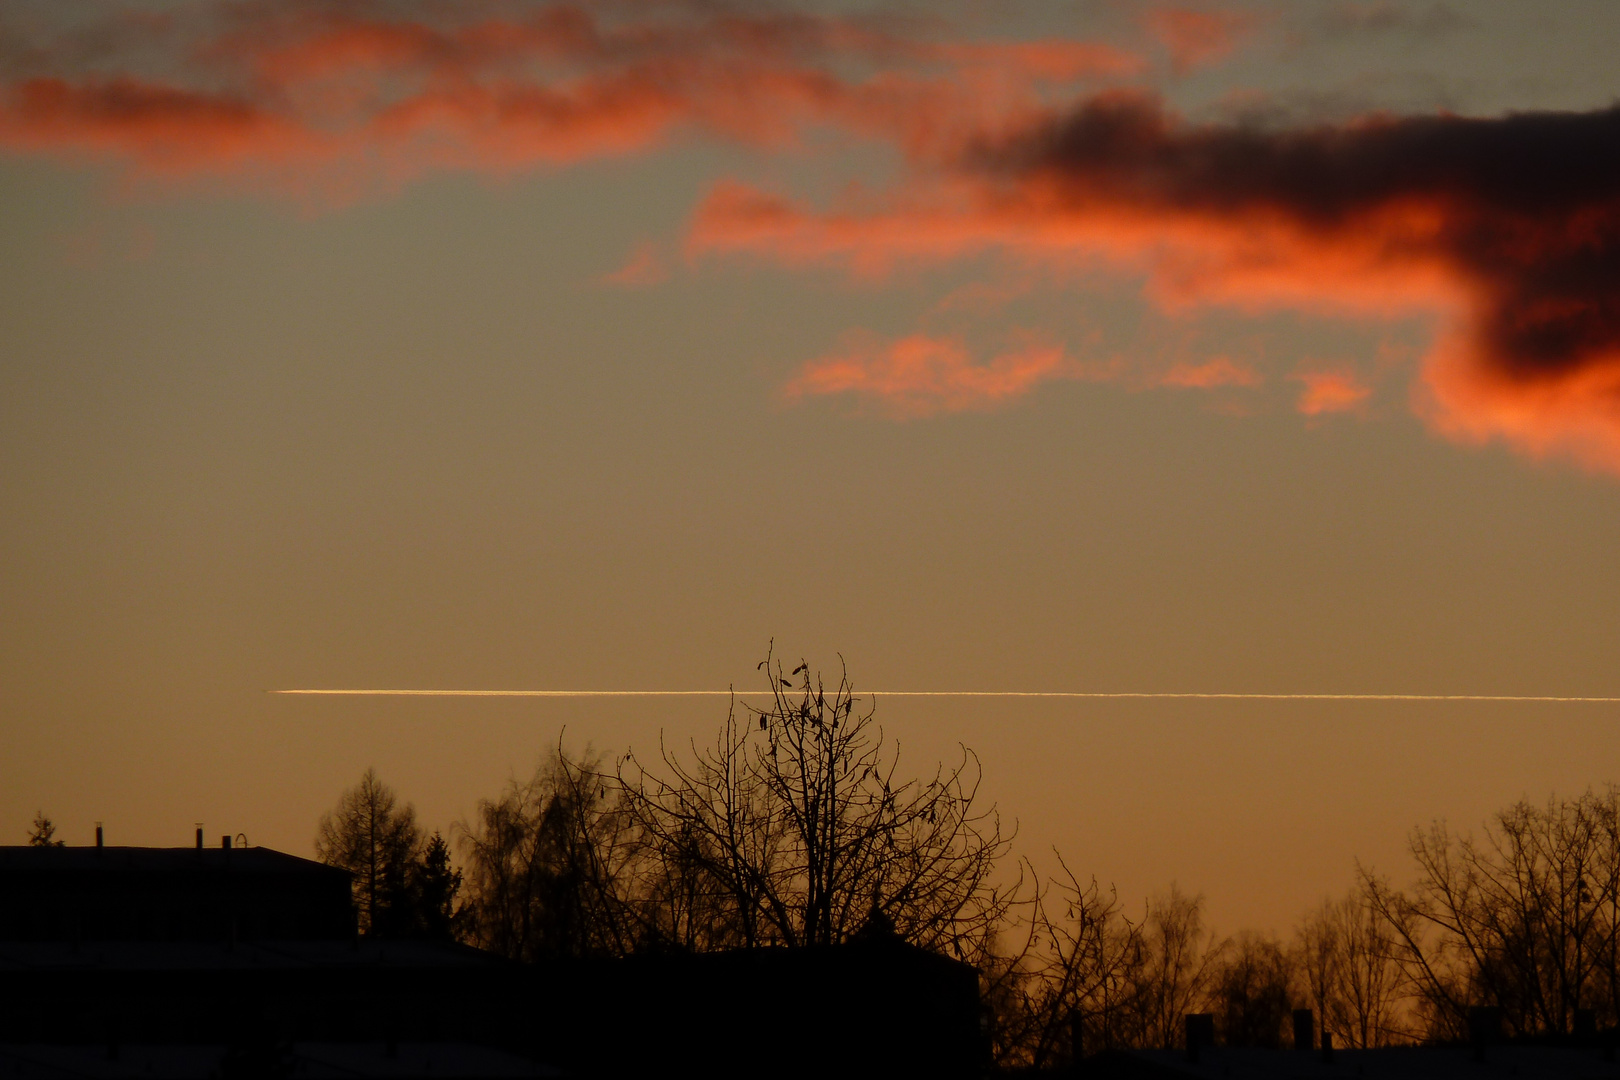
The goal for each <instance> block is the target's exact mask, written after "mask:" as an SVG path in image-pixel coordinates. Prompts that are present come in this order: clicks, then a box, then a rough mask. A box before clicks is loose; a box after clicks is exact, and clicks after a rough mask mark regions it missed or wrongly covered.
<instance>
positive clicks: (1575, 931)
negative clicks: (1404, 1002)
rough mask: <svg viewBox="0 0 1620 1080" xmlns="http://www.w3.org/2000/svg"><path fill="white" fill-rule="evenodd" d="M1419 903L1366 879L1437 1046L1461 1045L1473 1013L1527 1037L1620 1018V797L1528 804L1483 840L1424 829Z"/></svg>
mask: <svg viewBox="0 0 1620 1080" xmlns="http://www.w3.org/2000/svg"><path fill="white" fill-rule="evenodd" d="M1410 850H1411V852H1412V857H1413V859H1414V861H1415V862H1416V863H1417V866H1418V872H1419V875H1418V880H1417V882H1416V884H1415V885H1414V886H1413V889H1412V891H1411V892H1410V893H1403V892H1400V891H1398V890H1396V889H1394V888H1392V887H1391V886H1390V885H1389V884H1388V882H1387V881H1384V880H1383V879H1380V878H1376V877H1374V876H1373V875H1371V874H1370V873H1366V872H1363V874H1362V879H1363V888H1364V890H1365V892H1366V895H1367V897H1368V900H1369V903H1371V904H1372V905H1373V906H1374V908H1375V910H1376V911H1377V912H1378V913H1379V915H1380V916H1381V917H1382V918H1383V919H1384V920H1385V923H1386V925H1387V926H1388V927H1389V930H1390V936H1391V938H1392V940H1393V943H1394V950H1393V952H1394V955H1395V957H1396V959H1397V960H1398V961H1399V962H1400V964H1401V967H1402V971H1403V974H1404V975H1405V977H1406V978H1407V979H1408V980H1409V981H1410V982H1411V984H1412V986H1413V987H1414V989H1415V992H1416V995H1417V997H1418V1001H1417V1004H1416V1009H1417V1012H1418V1013H1419V1015H1420V1016H1421V1018H1422V1019H1423V1021H1424V1022H1425V1024H1426V1026H1427V1028H1428V1034H1429V1035H1430V1036H1431V1037H1457V1036H1460V1035H1461V1034H1462V1033H1463V1032H1464V1031H1465V1030H1466V1028H1465V1024H1466V1012H1467V1009H1468V1007H1469V1006H1472V1005H1481V1004H1487V1005H1494V1006H1497V1007H1500V1008H1501V1010H1502V1015H1503V1019H1504V1021H1505V1022H1506V1024H1507V1026H1508V1028H1509V1030H1510V1031H1511V1032H1512V1033H1514V1034H1520V1035H1542V1034H1563V1033H1567V1032H1569V1031H1571V1030H1573V1026H1574V1018H1575V1013H1576V1011H1577V1010H1582V1009H1593V1010H1595V1011H1596V1012H1597V1013H1598V1015H1599V1017H1600V1018H1601V1019H1602V1020H1604V1021H1605V1022H1607V1023H1613V1022H1614V1021H1615V1019H1616V1012H1615V1007H1616V1000H1617V993H1616V992H1617V989H1620V972H1617V969H1616V950H1617V945H1620V942H1617V938H1616V932H1617V926H1620V918H1617V916H1620V799H1617V795H1616V792H1615V791H1614V790H1613V789H1610V790H1609V791H1608V792H1606V793H1604V794H1601V795H1599V794H1595V793H1593V792H1590V791H1589V792H1587V793H1586V794H1585V795H1583V796H1581V797H1580V798H1577V799H1567V800H1560V799H1557V798H1552V799H1549V800H1548V802H1547V804H1546V805H1545V806H1544V807H1540V806H1534V805H1531V804H1530V803H1528V802H1520V803H1518V804H1516V805H1514V806H1512V807H1509V808H1508V809H1506V810H1503V811H1501V812H1500V813H1498V814H1497V815H1496V816H1495V817H1494V819H1493V820H1492V821H1490V822H1489V823H1487V825H1486V827H1485V829H1484V830H1483V834H1482V835H1481V836H1478V837H1475V836H1470V835H1459V834H1454V833H1453V832H1452V831H1451V830H1450V829H1449V828H1448V827H1447V826H1446V825H1445V824H1444V823H1443V822H1437V823H1435V824H1434V825H1432V826H1431V827H1429V828H1428V829H1420V830H1417V831H1414V833H1413V834H1412V837H1411V843H1410Z"/></svg>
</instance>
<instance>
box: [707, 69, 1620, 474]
mask: <svg viewBox="0 0 1620 1080" xmlns="http://www.w3.org/2000/svg"><path fill="white" fill-rule="evenodd" d="M688 243H689V246H690V247H691V249H692V250H694V251H695V252H700V253H701V252H732V253H753V254H756V255H763V256H766V257H770V258H775V259H780V260H784V261H786V262H789V263H800V264H802V263H812V262H823V263H829V264H841V265H846V266H848V267H850V268H851V269H852V270H854V271H855V272H856V273H858V274H864V275H868V276H872V275H881V274H882V273H884V272H886V271H887V270H888V269H889V268H892V267H893V266H895V265H896V264H899V263H903V262H908V261H909V262H916V263H927V262H937V261H941V260H946V259H954V258H961V257H963V256H967V255H972V254H978V253H982V252H987V251H1002V252H1012V253H1016V254H1018V255H1021V256H1023V257H1026V258H1044V259H1054V260H1069V261H1083V260H1092V261H1096V260H1102V261H1104V262H1105V263H1107V264H1109V265H1111V266H1113V267H1115V268H1116V270H1118V271H1121V272H1125V273H1132V274H1140V275H1142V276H1143V278H1144V279H1145V281H1146V286H1147V289H1148V292H1149V294H1150V296H1152V297H1153V298H1154V299H1155V300H1156V301H1157V302H1158V303H1159V304H1160V305H1162V306H1163V307H1164V308H1165V309H1167V310H1172V311H1175V310H1187V309H1192V308H1197V307H1203V306H1210V305H1221V306H1227V307H1233V308H1236V309H1238V310H1241V311H1245V312H1255V311H1261V310H1275V309H1294V310H1300V311H1305V312H1310V313H1328V314H1337V315H1353V316H1359V317H1372V318H1388V317H1396V316H1404V315H1411V314H1425V315H1428V316H1429V317H1431V318H1432V319H1433V321H1434V323H1435V326H1436V328H1437V338H1436V344H1435V346H1434V348H1433V349H1432V350H1431V351H1430V352H1429V354H1428V355H1427V356H1426V357H1425V358H1424V360H1423V361H1422V364H1423V369H1422V373H1421V375H1420V383H1421V389H1422V394H1421V399H1422V400H1421V405H1422V411H1423V413H1424V415H1425V416H1426V417H1427V418H1428V419H1429V421H1430V422H1431V423H1432V424H1433V425H1434V427H1435V428H1436V429H1437V430H1439V431H1441V432H1443V433H1445V434H1448V435H1451V436H1453V437H1456V438H1460V439H1466V440H1468V441H1472V442H1481V441H1490V440H1503V441H1505V442H1507V443H1509V444H1510V445H1513V446H1515V447H1518V448H1519V449H1521V450H1524V451H1527V452H1529V453H1532V454H1536V455H1550V454H1562V455H1566V456H1569V457H1573V458H1574V459H1576V460H1579V461H1581V462H1583V463H1585V464H1587V465H1590V466H1593V467H1597V468H1602V469H1606V470H1609V471H1613V472H1620V407H1617V406H1616V404H1615V403H1616V402H1620V107H1617V108H1610V109H1605V110H1599V111H1595V112H1586V113H1547V112H1544V113H1522V114H1511V115H1508V116H1503V117H1497V118H1488V119H1484V118H1467V117H1459V116H1450V115H1437V116H1420V117H1404V118H1403V117H1389V116H1373V117H1367V118H1364V119H1360V120H1357V121H1354V122H1350V123H1344V124H1324V125H1317V126H1306V127H1295V128H1285V129H1266V128H1259V127H1253V126H1248V125H1241V124H1205V125H1195V124H1189V123H1185V122H1183V121H1181V120H1179V119H1177V118H1176V117H1175V116H1173V115H1171V114H1170V113H1169V112H1167V111H1166V110H1165V109H1164V107H1163V106H1162V105H1161V104H1160V103H1159V102H1158V101H1157V100H1156V99H1154V98H1152V97H1149V96H1145V95H1141V94H1127V93H1107V94H1102V95H1098V96H1094V97H1092V98H1091V99H1089V100H1087V101H1085V102H1084V103H1082V104H1081V105H1080V106H1078V107H1077V108H1075V109H1073V110H1070V111H1069V112H1067V113H1064V114H1061V115H1054V116H1053V117H1051V118H1050V119H1048V120H1046V121H1044V122H1042V123H1040V124H1037V125H1035V126H1033V127H1031V128H1029V129H1027V130H1026V131H1024V132H1023V133H1021V134H1019V135H1017V136H1016V137H1013V138H1007V139H987V140H985V141H984V142H983V144H982V145H981V146H980V147H979V148H978V149H977V150H976V151H975V152H974V153H972V154H970V155H967V156H965V157H963V158H962V159H961V160H960V161H959V162H958V165H957V167H956V168H955V169H954V170H953V171H951V172H950V173H948V174H945V175H942V176H939V177H930V178H928V179H927V180H926V182H922V183H917V184H913V185H910V186H908V187H905V188H902V189H900V190H898V191H896V192H894V193H892V195H891V196H890V197H889V198H888V200H887V201H886V202H884V203H881V204H877V205H863V206H847V205H846V206H835V207H833V208H831V209H827V210H816V209H814V208H811V207H809V206H807V205H805V204H803V203H798V202H794V201H791V200H786V199H783V198H780V197H778V196H775V195H772V194H770V193H766V192H761V191H758V190H754V189H751V188H745V187H741V186H739V185H735V184H731V185H723V186H720V187H717V188H716V189H715V190H714V191H713V192H711V194H710V196H709V197H708V199H707V200H705V202H704V203H703V205H702V206H700V207H699V209H698V212H697V213H696V215H695V216H694V221H693V225H692V229H691V233H690V236H689V240H688Z"/></svg>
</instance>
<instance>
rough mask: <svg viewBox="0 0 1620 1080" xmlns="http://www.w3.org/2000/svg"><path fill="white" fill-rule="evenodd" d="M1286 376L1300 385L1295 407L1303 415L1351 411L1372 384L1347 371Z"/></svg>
mask: <svg viewBox="0 0 1620 1080" xmlns="http://www.w3.org/2000/svg"><path fill="white" fill-rule="evenodd" d="M1289 378H1290V379H1293V380H1294V381H1295V382H1299V383H1303V384H1304V389H1302V390H1301V391H1300V394H1299V401H1298V402H1297V403H1296V405H1295V408H1297V409H1298V410H1299V411H1300V413H1301V414H1303V415H1305V416H1322V415H1323V414H1325V413H1342V412H1351V411H1353V410H1355V409H1359V408H1361V407H1362V406H1363V405H1364V404H1366V402H1367V399H1368V398H1369V397H1371V396H1372V387H1370V386H1367V385H1366V384H1365V383H1363V382H1362V381H1361V380H1360V379H1358V378H1357V377H1356V376H1355V374H1354V373H1352V372H1349V371H1301V372H1296V373H1295V374H1293V375H1290V376H1289Z"/></svg>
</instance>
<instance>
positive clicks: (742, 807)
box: [619, 657, 1010, 961]
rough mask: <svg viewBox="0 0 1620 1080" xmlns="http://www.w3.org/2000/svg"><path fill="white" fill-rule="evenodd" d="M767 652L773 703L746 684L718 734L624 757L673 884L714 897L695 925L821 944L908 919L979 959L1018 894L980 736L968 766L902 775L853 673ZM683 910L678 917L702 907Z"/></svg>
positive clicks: (719, 932)
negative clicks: (700, 744) (1007, 883)
mask: <svg viewBox="0 0 1620 1080" xmlns="http://www.w3.org/2000/svg"><path fill="white" fill-rule="evenodd" d="M760 668H761V670H763V671H764V672H765V674H766V677H767V678H768V679H769V680H770V685H771V689H772V699H771V702H770V704H768V705H767V706H765V707H763V708H755V707H753V706H749V705H746V704H741V705H739V703H738V702H737V701H735V700H734V701H733V704H732V708H731V710H730V712H729V713H728V715H727V718H726V722H725V725H724V727H723V728H722V730H721V732H720V735H719V737H718V738H717V740H716V742H715V744H714V745H713V746H712V747H709V748H706V749H704V750H701V751H700V750H699V749H698V748H697V746H696V745H695V744H693V745H692V747H691V754H690V756H689V757H685V758H683V757H682V756H679V755H677V754H675V753H673V752H671V751H669V750H668V749H667V748H666V749H664V750H663V751H662V753H661V755H660V762H659V766H660V767H659V768H658V769H657V771H652V770H649V769H647V768H646V767H644V766H643V764H642V763H641V762H640V761H638V760H637V759H636V758H635V757H633V756H627V758H626V759H625V761H624V762H623V763H622V765H621V768H620V770H619V778H620V781H621V784H622V789H623V792H624V795H625V807H626V809H627V810H628V812H629V813H630V814H631V815H632V816H633V818H634V820H635V823H636V826H637V830H638V833H639V834H640V836H641V838H642V843H643V844H644V845H645V846H646V847H648V848H650V849H651V850H653V851H655V852H658V853H660V856H661V857H662V858H664V859H665V861H666V866H667V867H669V870H668V871H667V872H666V873H665V877H664V882H665V886H666V889H667V894H668V896H669V897H675V896H677V895H678V897H679V898H680V900H681V902H682V903H686V902H688V901H691V902H693V903H697V902H698V901H701V904H702V908H703V914H702V916H701V919H700V920H699V921H700V923H701V929H700V930H697V931H688V933H687V936H688V937H690V938H692V939H694V940H704V941H715V942H720V943H725V944H736V945H740V946H744V947H751V946H759V945H766V944H781V945H787V946H809V945H828V944H836V943H839V942H843V941H848V940H850V939H851V938H853V937H855V936H856V935H857V934H859V933H861V932H862V931H863V930H864V931H868V932H892V933H893V934H896V935H898V936H899V937H901V938H903V939H905V940H907V941H910V942H912V943H913V944H916V945H920V946H922V947H924V948H929V949H933V950H936V951H940V952H943V953H946V954H947V955H954V956H957V957H960V958H962V959H965V960H970V961H972V960H974V959H976V958H977V957H978V956H979V955H980V954H982V953H983V952H984V950H986V949H987V948H988V947H989V943H990V941H991V938H992V936H993V934H994V931H995V928H996V926H997V924H998V922H999V920H1000V919H1001V917H1002V916H1003V915H1004V914H1005V912H1006V911H1007V908H1008V904H1009V902H1010V889H1009V888H1008V887H1003V886H998V885H997V884H995V883H994V882H993V880H992V873H993V871H994V869H995V864H996V860H997V859H998V858H999V857H1000V856H1001V855H1003V854H1004V853H1005V852H1006V850H1007V848H1008V846H1009V839H1008V838H1007V837H1004V836H1003V835H1002V831H1001V825H1000V819H999V817H998V816H997V814H996V811H995V808H994V807H993V806H992V807H988V808H983V807H981V805H980V803H979V800H978V785H979V769H978V762H977V759H976V758H975V757H974V756H973V755H972V753H971V752H970V751H968V750H966V749H965V748H964V750H963V754H962V760H961V762H960V763H959V764H958V765H956V766H955V767H952V768H945V767H943V766H942V767H940V768H938V769H937V770H936V771H935V772H934V774H933V776H932V777H930V778H928V779H927V780H920V779H902V778H901V775H900V773H899V769H898V754H897V753H896V752H895V751H893V750H891V749H890V748H889V747H888V746H886V745H885V743H884V741H883V737H882V733H881V731H880V730H879V729H878V728H877V727H876V725H875V724H874V723H873V713H872V711H871V709H870V708H867V709H866V710H864V711H862V710H861V709H859V708H858V707H857V706H858V704H859V701H858V699H857V698H856V697H855V695H854V692H853V689H852V687H851V685H850V682H849V679H848V675H847V673H840V676H839V679H838V682H837V684H836V685H834V686H831V687H828V686H826V685H825V684H824V683H823V682H822V681H821V679H820V678H819V677H818V676H815V675H813V674H812V673H811V672H810V668H809V665H808V664H805V663H800V664H799V665H798V666H797V667H795V668H794V669H793V670H792V672H787V671H784V669H783V667H782V665H781V664H780V663H777V662H775V661H774V659H773V658H772V657H767V658H766V660H765V661H763V662H762V663H761V664H760ZM790 676H791V678H790ZM668 910H669V913H670V924H671V925H672V926H678V925H683V924H682V922H681V920H682V919H686V920H688V921H690V919H691V918H692V916H693V915H694V914H695V912H696V910H697V909H696V908H692V909H690V910H687V911H686V913H685V914H681V915H680V916H679V918H676V917H675V916H676V915H677V914H678V913H679V912H680V911H681V909H679V908H678V907H670V908H669V909H668Z"/></svg>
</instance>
